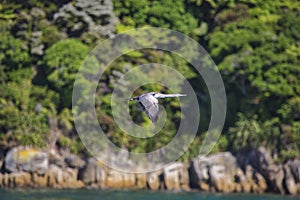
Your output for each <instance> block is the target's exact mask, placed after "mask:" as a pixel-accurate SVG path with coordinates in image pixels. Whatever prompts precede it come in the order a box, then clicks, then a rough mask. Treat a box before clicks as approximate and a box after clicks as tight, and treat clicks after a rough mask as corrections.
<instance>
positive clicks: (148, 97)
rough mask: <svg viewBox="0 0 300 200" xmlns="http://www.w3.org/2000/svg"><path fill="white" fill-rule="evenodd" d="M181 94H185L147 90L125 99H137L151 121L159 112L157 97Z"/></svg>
mask: <svg viewBox="0 0 300 200" xmlns="http://www.w3.org/2000/svg"><path fill="white" fill-rule="evenodd" d="M183 96H186V94H161V93H159V92H149V93H146V94H142V95H140V96H135V97H132V98H128V99H126V100H129V101H137V102H138V103H139V104H140V106H141V108H142V110H143V111H144V112H145V114H146V115H147V117H148V118H149V119H150V120H151V121H152V122H156V121H157V118H158V113H159V107H158V100H157V99H161V98H167V97H183Z"/></svg>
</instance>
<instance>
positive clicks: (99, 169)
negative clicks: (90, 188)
mask: <svg viewBox="0 0 300 200" xmlns="http://www.w3.org/2000/svg"><path fill="white" fill-rule="evenodd" d="M106 178H107V169H106V168H105V167H104V166H102V165H101V163H99V162H98V161H97V160H95V159H93V158H90V159H89V160H88V161H87V163H86V164H85V166H84V167H83V168H81V169H79V172H78V179H79V180H81V181H82V182H84V183H85V184H87V185H93V184H94V185H95V184H96V185H98V186H100V187H105V181H106Z"/></svg>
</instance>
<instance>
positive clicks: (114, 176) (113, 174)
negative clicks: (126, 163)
mask: <svg viewBox="0 0 300 200" xmlns="http://www.w3.org/2000/svg"><path fill="white" fill-rule="evenodd" d="M106 186H107V187H108V188H119V189H120V188H123V187H124V173H122V172H120V171H117V170H114V169H110V170H108V173H107V179H106Z"/></svg>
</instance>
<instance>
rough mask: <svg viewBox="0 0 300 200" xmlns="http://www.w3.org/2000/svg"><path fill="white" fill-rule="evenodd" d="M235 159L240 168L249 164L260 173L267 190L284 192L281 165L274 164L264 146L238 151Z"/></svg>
mask: <svg viewBox="0 0 300 200" xmlns="http://www.w3.org/2000/svg"><path fill="white" fill-rule="evenodd" d="M237 160H238V163H239V165H240V166H242V168H244V169H245V167H246V166H249V165H250V166H252V167H253V168H254V171H256V172H258V173H259V174H260V175H262V176H263V178H264V180H265V182H266V183H267V185H268V189H269V190H271V191H274V192H280V193H281V194H284V193H285V191H284V188H283V185H282V183H283V178H284V171H283V168H282V165H277V164H275V162H274V160H273V158H272V156H271V154H270V152H268V151H267V150H266V149H265V148H264V147H259V148H258V149H250V150H247V151H244V152H239V153H238V154H237Z"/></svg>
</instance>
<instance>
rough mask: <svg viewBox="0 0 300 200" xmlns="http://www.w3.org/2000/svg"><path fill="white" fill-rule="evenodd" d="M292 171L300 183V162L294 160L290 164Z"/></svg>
mask: <svg viewBox="0 0 300 200" xmlns="http://www.w3.org/2000/svg"><path fill="white" fill-rule="evenodd" d="M289 166H290V168H291V171H292V173H293V175H294V177H295V181H296V182H297V183H300V160H298V159H297V160H293V161H290V162H289Z"/></svg>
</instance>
